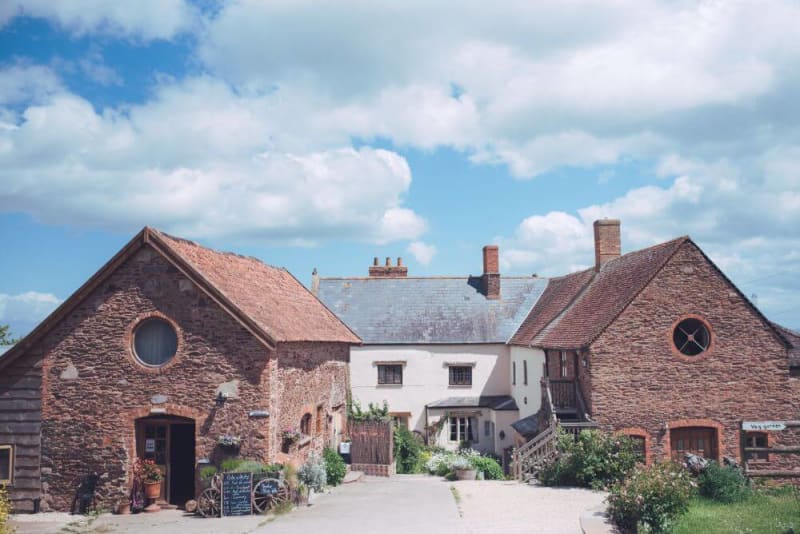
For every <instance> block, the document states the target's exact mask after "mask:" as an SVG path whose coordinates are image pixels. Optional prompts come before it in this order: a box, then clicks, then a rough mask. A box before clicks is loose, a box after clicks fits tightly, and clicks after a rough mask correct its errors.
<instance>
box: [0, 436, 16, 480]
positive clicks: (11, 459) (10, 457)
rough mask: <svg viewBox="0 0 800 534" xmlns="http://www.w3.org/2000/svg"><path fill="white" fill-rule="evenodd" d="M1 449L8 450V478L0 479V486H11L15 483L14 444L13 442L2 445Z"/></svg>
mask: <svg viewBox="0 0 800 534" xmlns="http://www.w3.org/2000/svg"><path fill="white" fill-rule="evenodd" d="M0 450H7V451H8V478H7V479H0V486H11V485H12V484H13V483H14V445H13V444H11V443H9V444H3V445H0Z"/></svg>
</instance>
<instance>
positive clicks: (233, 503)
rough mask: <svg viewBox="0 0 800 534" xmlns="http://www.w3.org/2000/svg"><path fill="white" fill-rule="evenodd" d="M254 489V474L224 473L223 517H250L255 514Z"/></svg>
mask: <svg viewBox="0 0 800 534" xmlns="http://www.w3.org/2000/svg"><path fill="white" fill-rule="evenodd" d="M252 489H253V474H252V473H223V475H222V515H250V514H251V513H253V503H252V497H251V491H252Z"/></svg>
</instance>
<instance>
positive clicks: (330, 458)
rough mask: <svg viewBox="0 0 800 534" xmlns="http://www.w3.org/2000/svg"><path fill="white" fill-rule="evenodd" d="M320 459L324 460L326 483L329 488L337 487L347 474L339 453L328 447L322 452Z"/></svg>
mask: <svg viewBox="0 0 800 534" xmlns="http://www.w3.org/2000/svg"><path fill="white" fill-rule="evenodd" d="M322 458H323V459H324V460H325V474H326V478H327V483H328V484H330V485H331V486H338V485H339V484H341V483H342V480H344V476H345V475H346V474H347V465H345V463H344V460H343V459H342V457H341V456H340V455H339V453H338V452H336V451H335V450H333V449H331V448H330V447H325V450H324V451H322Z"/></svg>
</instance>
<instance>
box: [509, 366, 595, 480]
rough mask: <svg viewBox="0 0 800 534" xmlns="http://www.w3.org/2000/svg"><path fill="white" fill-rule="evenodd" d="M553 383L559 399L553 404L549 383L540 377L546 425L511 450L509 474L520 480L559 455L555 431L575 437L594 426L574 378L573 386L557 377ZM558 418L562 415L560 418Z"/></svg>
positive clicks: (537, 470) (541, 414)
mask: <svg viewBox="0 0 800 534" xmlns="http://www.w3.org/2000/svg"><path fill="white" fill-rule="evenodd" d="M556 382H557V383H556V384H554V386H555V390H556V392H557V395H558V402H557V403H555V404H554V403H553V393H552V391H551V383H550V381H549V380H548V379H547V378H543V379H542V408H541V410H540V413H539V421H540V422H544V421H546V422H547V423H546V427H545V429H544V430H543V431H541V432H539V433H538V434H536V436H534V437H533V438H532V439H531V440H530V441H528V442H527V443H525V444H524V445H522V446H520V447H517V448H515V449H514V452H513V455H512V460H513V464H512V473H513V474H514V478H516V479H517V480H519V481H525V482H527V481H529V480H530V479H531V478H534V477H536V475H537V474H538V473H539V471H541V470H542V469H543V468H544V467H545V466H546V465H547V464H548V463H550V462H552V461H553V460H555V458H556V456H557V455H558V448H557V445H558V434H559V432H558V430H559V428H560V429H561V430H562V431H565V432H567V433H570V434H573V435H574V436H575V437H576V438H577V436H578V434H580V432H581V431H583V430H586V429H591V428H597V423H595V422H594V421H592V420H591V418H589V415H588V414H587V413H586V411H585V406H586V405H585V403H584V401H583V396H582V395H581V392H580V389H578V387H577V385H576V384H575V382H574V381H570V382H571V385H572V389H571V390H570V389H569V388H568V387H567V385H566V384H567V381H565V380H558V381H556ZM560 416H561V417H564V420H562V419H561V418H560Z"/></svg>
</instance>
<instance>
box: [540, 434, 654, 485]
mask: <svg viewBox="0 0 800 534" xmlns="http://www.w3.org/2000/svg"><path fill="white" fill-rule="evenodd" d="M558 452H559V457H558V459H557V460H556V461H554V462H553V463H551V464H549V465H548V466H546V467H545V468H544V469H543V470H542V471H541V472H540V473H539V479H540V480H541V482H542V483H543V484H544V485H546V486H580V487H587V488H592V489H602V488H606V487H608V486H610V485H611V484H613V483H615V482H618V481H620V480H622V479H624V478H625V476H626V475H627V474H628V473H630V472H631V470H632V469H633V468H634V466H635V465H636V463H637V461H638V459H639V458H638V456H637V454H636V452H635V451H634V445H633V441H632V440H631V439H630V438H628V437H627V436H621V435H619V434H609V433H606V432H601V431H599V430H584V431H583V432H581V433H580V434H579V435H578V437H577V439H575V438H573V436H572V435H571V434H568V433H565V432H562V431H561V430H559V436H558Z"/></svg>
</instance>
